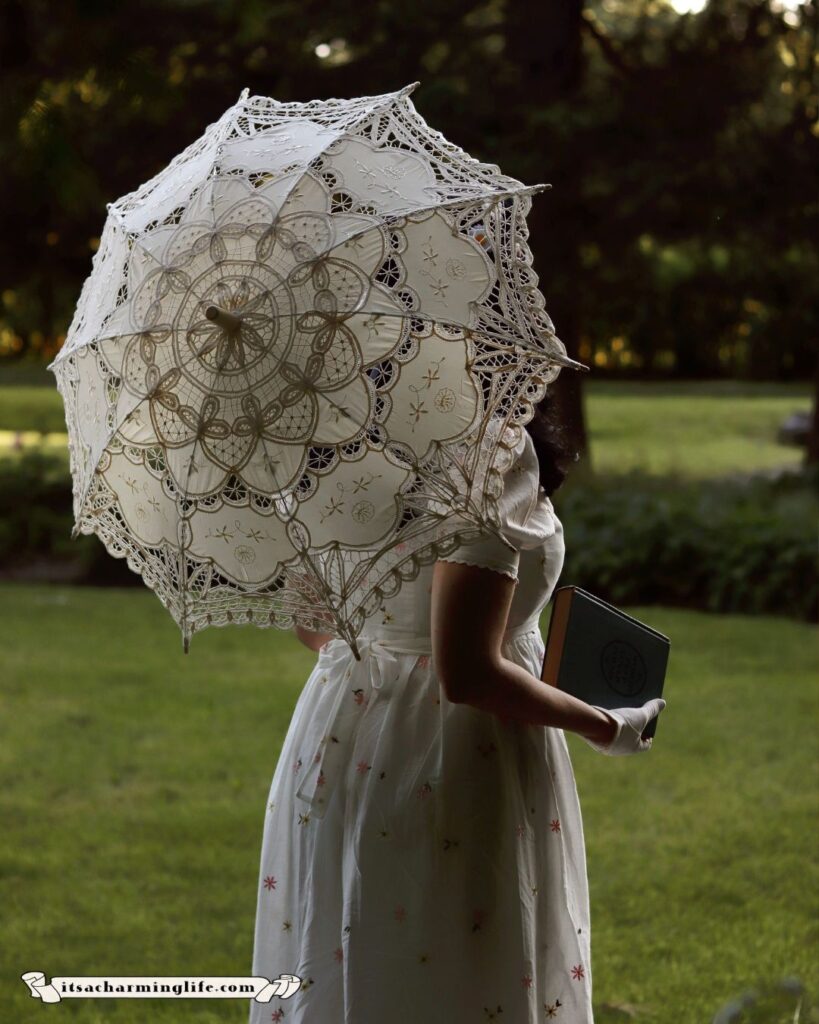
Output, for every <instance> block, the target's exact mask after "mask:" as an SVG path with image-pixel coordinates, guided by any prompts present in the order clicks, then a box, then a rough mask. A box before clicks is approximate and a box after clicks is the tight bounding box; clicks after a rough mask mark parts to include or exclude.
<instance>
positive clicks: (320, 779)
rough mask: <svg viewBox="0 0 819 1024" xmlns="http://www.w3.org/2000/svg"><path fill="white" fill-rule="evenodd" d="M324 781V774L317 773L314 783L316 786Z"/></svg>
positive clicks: (321, 784)
mask: <svg viewBox="0 0 819 1024" xmlns="http://www.w3.org/2000/svg"><path fill="white" fill-rule="evenodd" d="M326 781H327V779H326V778H325V776H324V772H319V773H318V778H317V779H316V785H317V786H323V785H324V783H325V782H326Z"/></svg>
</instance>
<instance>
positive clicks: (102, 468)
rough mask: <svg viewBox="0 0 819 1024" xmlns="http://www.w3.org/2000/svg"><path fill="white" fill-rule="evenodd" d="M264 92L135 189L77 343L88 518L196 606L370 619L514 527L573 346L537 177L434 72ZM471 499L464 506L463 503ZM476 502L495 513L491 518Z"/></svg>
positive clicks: (80, 311)
mask: <svg viewBox="0 0 819 1024" xmlns="http://www.w3.org/2000/svg"><path fill="white" fill-rule="evenodd" d="M417 84H418V83H414V84H413V85H409V86H407V87H406V88H404V89H401V90H399V91H398V92H394V93H389V94H385V95H381V96H369V97H361V98H358V99H353V100H338V99H331V100H326V101H313V102H310V103H278V102H277V101H276V100H273V99H270V98H269V97H263V96H248V94H247V93H248V90H245V91H244V93H243V94H242V96H241V97H240V99H239V101H238V103H236V104H235V106H232V107H231V108H230V109H229V110H227V111H226V112H225V114H224V115H223V116H222V117H221V118H220V119H219V121H217V122H216V123H215V124H212V125H210V126H209V127H208V128H207V130H206V131H205V133H204V135H203V136H202V137H201V138H200V139H198V140H197V141H196V142H195V143H193V144H192V145H191V146H189V147H188V148H187V149H186V150H185V151H184V152H182V153H181V154H180V155H179V156H177V157H176V158H175V159H174V160H173V161H172V163H170V164H169V165H168V167H166V168H165V169H164V170H163V171H162V172H161V173H160V174H158V175H157V176H156V177H155V178H153V179H151V180H150V181H149V182H147V183H146V184H145V185H143V186H142V187H141V188H139V189H138V190H137V191H136V192H132V193H130V194H129V195H126V196H124V197H123V198H121V199H119V200H117V201H116V202H115V203H111V204H109V205H108V218H107V220H106V223H105V226H104V229H103V232H102V237H101V242H100V248H99V251H98V252H97V254H96V255H95V257H94V262H93V269H92V272H91V275H90V276H89V278H88V279H87V281H86V282H85V285H84V287H83V290H82V294H81V296H80V301H79V304H78V307H77V310H76V313H75V315H74V319H73V321H72V323H71V327H70V329H69V332H68V336H67V338H66V341H65V344H64V345H63V347H62V349H61V351H60V352H59V354H58V355H57V357H56V358H55V360H54V362H53V363H51V364H50V366H49V369H51V370H52V371H53V372H54V374H55V377H56V382H57V386H58V388H59V390H60V393H61V395H62V397H63V401H64V403H65V413H66V423H67V428H68V436H69V451H70V459H71V472H72V478H73V500H74V516H75V526H74V530H73V532H72V537H76V536H77V534H78V533H96V534H97V535H98V536H99V537H100V539H101V540H102V542H103V543H104V545H105V547H106V549H107V550H108V551H109V552H110V553H111V554H112V555H114V556H116V557H120V558H121V557H126V558H127V560H128V565H129V566H130V568H131V569H132V570H134V571H135V572H137V573H140V574H141V575H142V577H143V579H144V581H145V583H146V584H147V585H148V586H149V587H151V588H152V589H153V590H154V591H155V592H156V594H157V596H158V597H159V598H160V600H161V601H162V603H163V604H164V605H165V607H166V608H167V609H168V611H169V612H170V613H171V615H172V616H173V618H174V619H175V621H176V622H177V623H178V624H179V626H180V628H181V631H182V636H183V641H184V649H185V651H187V650H188V645H189V640H190V637H191V636H192V634H193V633H194V632H195V631H197V630H200V629H203V628H205V627H207V626H209V625H213V626H222V625H225V624H227V623H230V622H232V623H252V624H255V625H258V626H277V627H280V628H285V629H286V628H291V627H293V626H294V624H297V623H298V624H301V625H303V626H305V627H306V628H308V629H314V630H322V631H325V632H330V633H333V634H334V635H338V636H341V637H343V638H345V639H346V640H347V642H348V643H350V645H351V646H352V648H353V651H354V653H355V655H356V657H358V649H357V647H356V644H355V638H356V636H357V635H358V633H359V631H360V628H361V624H362V622H363V620H364V618H365V617H367V616H369V615H371V614H372V613H374V612H375V611H376V610H377V608H378V606H379V604H380V603H381V601H382V600H383V598H384V597H385V596H389V595H391V594H394V593H395V592H396V591H397V590H398V588H399V587H400V586H401V584H402V582H403V581H404V580H406V579H411V578H413V577H415V576H416V575H417V573H418V570H419V568H420V566H422V565H423V564H427V563H429V562H431V561H433V560H434V559H435V558H437V557H438V556H439V555H440V554H446V553H448V552H449V551H451V550H452V549H453V548H454V547H456V546H457V545H458V544H459V543H460V541H461V540H462V539H467V540H468V539H471V538H472V537H474V536H475V534H476V532H477V531H481V530H486V529H487V528H488V529H490V530H492V531H493V532H495V533H497V534H498V535H500V529H499V522H498V515H497V498H498V496H499V494H500V490H501V488H502V486H503V484H502V474H503V472H504V470H505V469H506V468H507V467H508V465H509V460H510V458H511V452H512V450H513V449H514V446H515V444H516V441H517V440H518V438H519V431H520V430H521V429H522V425H523V424H525V423H526V422H528V421H529V420H530V419H531V417H532V415H533V408H532V406H533V403H536V402H538V401H539V400H540V399H541V398H542V397H543V395H544V394H545V392H546V388H547V386H548V384H549V383H551V382H552V381H553V380H554V379H555V377H556V376H557V374H558V373H559V372H560V368H561V367H562V366H570V367H573V368H576V369H580V368H582V369H587V367H585V366H584V365H583V364H581V363H577V362H575V361H574V360H571V359H569V358H568V357H567V356H566V350H565V346H564V345H563V344H562V342H560V340H559V339H558V338H557V337H556V336H555V333H554V329H553V325H552V322H551V320H550V318H549V316H548V314H547V313H546V312H545V309H544V299H543V296H542V295H541V293H540V292H539V291H538V288H537V280H538V279H537V276H536V275H535V273H534V271H533V270H532V256H531V253H530V251H529V248H528V246H527V244H526V243H527V235H528V233H527V229H526V214H527V213H528V211H529V208H530V205H531V199H530V196H531V195H532V193H534V192H538V191H540V190H542V189H545V188H548V187H549V186H548V185H534V186H528V187H527V186H524V185H522V184H521V183H520V182H519V181H516V180H515V179H514V178H510V177H507V176H505V175H503V174H501V173H500V170H499V168H498V167H496V166H494V165H490V164H484V163H480V162H478V161H477V160H474V159H473V158H472V157H470V156H469V155H468V154H467V153H465V152H463V151H462V150H460V149H458V148H457V147H456V146H454V145H453V144H452V143H450V142H448V141H447V140H446V139H445V138H444V137H443V136H442V135H441V134H440V133H438V132H436V131H434V130H433V129H431V128H430V127H429V126H428V125H427V124H426V123H425V121H424V120H423V119H422V118H421V117H420V115H419V114H418V112H417V111H416V110H415V107H414V106H413V104H412V102H411V100H410V99H409V94H410V93H411V92H412V90H413V89H414V88H415V86H416V85H417ZM453 513H457V515H453ZM464 521H467V522H469V523H472V524H473V527H472V530H471V531H470V530H469V529H465V528H464V525H463V524H464Z"/></svg>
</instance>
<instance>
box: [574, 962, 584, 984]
mask: <svg viewBox="0 0 819 1024" xmlns="http://www.w3.org/2000/svg"><path fill="white" fill-rule="evenodd" d="M585 976H586V974H585V971H584V970H583V964H575V966H574V967H573V968H572V978H574V980H575V981H580V980H581V978H585Z"/></svg>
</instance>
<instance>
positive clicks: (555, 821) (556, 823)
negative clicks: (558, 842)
mask: <svg viewBox="0 0 819 1024" xmlns="http://www.w3.org/2000/svg"><path fill="white" fill-rule="evenodd" d="M549 827H550V828H551V830H552V832H559V831H560V821H559V820H558V819H557V818H553V819H552V821H551V823H550V826H549Z"/></svg>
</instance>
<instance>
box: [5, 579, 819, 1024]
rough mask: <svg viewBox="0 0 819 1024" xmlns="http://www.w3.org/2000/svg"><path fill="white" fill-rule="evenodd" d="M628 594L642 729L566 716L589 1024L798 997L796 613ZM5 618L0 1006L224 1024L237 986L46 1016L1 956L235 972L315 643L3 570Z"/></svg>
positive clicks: (808, 843) (126, 594)
mask: <svg viewBox="0 0 819 1024" xmlns="http://www.w3.org/2000/svg"><path fill="white" fill-rule="evenodd" d="M629 610H630V611H631V612H632V613H633V614H636V615H637V616H639V617H641V618H644V619H645V621H647V622H649V623H650V624H652V625H654V626H656V628H658V629H660V630H661V631H663V632H664V633H666V634H668V635H670V636H671V637H672V641H673V648H672V654H671V661H670V665H669V675H668V681H667V689H666V697H667V700H668V707H667V708H666V710H665V711H664V712H663V716H662V718H661V720H660V724H659V727H658V730H657V738H656V740H655V748H654V749H653V750H652V751H651V753H650V754H648V755H643V756H638V757H633V758H606V757H603V756H601V755H600V754H597V753H596V752H594V751H593V750H592V749H591V748H589V747H588V746H586V744H584V743H583V741H582V740H581V739H580V738H579V737H576V736H574V735H571V734H568V739H569V744H570V747H571V751H572V756H573V761H574V765H575V771H576V776H577V782H578V789H579V792H580V799H581V805H582V808H583V819H584V825H585V833H586V845H587V855H588V870H589V879H590V890H591V901H592V954H593V959H592V965H593V983H594V1002H595V1005H596V1007H597V1009H598V1013H597V1016H598V1019H599V1022H600V1024H606V1022H607V1021H610V1020H629V1019H633V1020H635V1021H637V1022H638V1024H643V1022H644V1024H708V1022H710V1021H711V1019H712V1016H713V1014H714V1012H715V1010H716V1009H717V1008H718V1007H720V1006H721V1005H722V1004H723V1003H724V1002H726V1001H727V1000H728V999H729V998H731V997H732V996H735V995H737V994H738V993H739V992H740V991H742V990H744V989H746V988H747V987H749V986H750V985H752V984H753V983H754V982H756V981H757V980H765V979H768V978H770V979H774V978H779V977H781V976H785V975H796V976H797V977H799V978H800V979H801V980H802V981H803V983H805V984H806V985H807V986H808V987H809V989H810V990H811V991H812V992H814V993H816V992H817V991H819V987H818V986H819V958H817V956H816V952H817V921H819V917H818V916H817V906H816V903H817V893H819V886H817V879H816V859H815V855H816V823H817V806H816V804H817V799H816V794H817V786H816V782H817V778H816V774H817V757H816V755H817V742H816V735H817V734H816V725H817V694H816V686H815V667H816V647H815V643H816V637H815V632H814V630H813V629H812V627H810V626H809V625H805V624H801V623H796V622H791V621H788V620H785V619H775V618H743V617H731V616H724V617H717V616H710V615H704V614H700V613H697V612H690V611H677V610H673V611H672V610H668V609H660V608H634V609H629ZM0 615H2V622H3V666H4V668H3V683H2V689H1V690H0V697H1V699H2V705H3V706H2V715H0V730H1V731H2V737H1V738H2V742H0V773H1V775H0V782H1V783H2V784H1V785H0V806H2V821H3V823H4V833H3V838H2V842H0V869H1V870H0V898H2V905H3V908H4V912H3V915H2V918H0V948H2V949H3V951H4V954H5V955H4V957H3V973H2V979H0V988H2V991H0V1002H2V1004H3V1005H4V1006H5V1007H7V1009H6V1012H5V1013H4V1019H8V1020H13V1021H15V1024H28V1022H34V1021H37V1022H39V1021H41V1019H42V1015H43V1013H46V1012H50V1013H59V1015H60V1017H61V1019H62V1020H66V1021H68V1020H70V1021H77V1022H82V1024H98V1022H103V1021H105V1022H108V1021H115V1022H117V1024H142V1022H143V1021H144V1020H145V1019H146V1012H148V1013H149V1016H150V1019H151V1020H152V1021H154V1020H156V1021H161V1022H180V1024H182V1022H190V1021H196V1022H197V1024H210V1022H216V1021H220V1022H221V1021H231V1022H237V1024H238V1022H242V1024H243V1022H245V1021H246V1019H247V1003H246V1001H245V1000H235V1001H234V1000H224V1001H221V1000H213V1001H211V1000H208V1001H198V1002H191V1001H175V1000H172V999H169V1000H152V1001H151V1003H150V1005H148V1004H145V1003H141V1002H135V1001H132V1000H65V1001H63V1003H62V1004H61V1006H60V1008H59V1010H56V1009H52V1010H51V1011H45V1010H44V1009H43V1007H42V1006H41V1005H39V1003H35V1001H34V1000H32V999H31V998H30V997H29V996H28V994H27V989H26V988H25V986H24V985H23V983H22V982H21V981H20V978H19V975H20V974H21V973H23V972H24V971H28V970H42V971H44V972H45V973H46V974H47V976H49V977H50V976H52V975H72V974H77V975H84V974H90V975H99V974H111V975H152V974H159V975H176V974H197V975H200V974H201V975H244V974H245V973H248V974H249V973H250V967H251V953H252V935H253V926H254V915H255V905H256V889H257V871H258V862H259V853H260V844H261V833H262V822H263V817H264V812H265V806H266V802H267V796H268V789H269V785H270V780H271V778H272V774H273V771H274V769H275V767H276V762H277V758H278V753H279V750H280V746H281V742H282V739H283V737H284V735H285V732H286V730H287V727H288V724H289V721H290V716H291V714H292V711H293V708H294V705H295V702H296V699H297V697H298V694H299V692H300V689H301V687H302V685H303V683H304V681H305V680H306V678H307V676H308V674H309V672H310V670H311V667H312V665H313V663H314V658H315V655H313V654H312V653H311V652H309V651H307V650H306V649H305V648H303V647H302V646H301V645H300V644H299V643H298V642H297V641H296V640H295V638H294V637H293V636H292V635H291V634H290V633H284V632H281V631H276V630H260V629H255V628H253V627H247V626H244V627H236V626H233V627H228V628H226V629H213V630H209V631H205V632H204V633H202V634H197V635H196V636H194V638H193V641H192V643H191V648H190V654H189V655H187V656H185V655H183V654H182V650H181V641H180V638H179V634H178V631H177V628H176V626H175V625H174V623H173V622H172V621H171V619H170V617H169V616H168V614H167V612H166V611H165V610H164V608H163V607H162V606H161V604H160V603H159V601H158V600H157V598H156V597H155V595H154V594H153V593H151V592H150V591H148V590H133V591H131V590H124V589H121V590H98V589H92V588H76V589H73V588H70V587H62V586H37V585H21V584H18V585H4V586H0ZM547 620H548V612H546V613H544V621H543V623H542V627H543V629H544V630H545V629H546V627H547ZM282 969H283V970H286V969H287V965H284V964H283V965H282ZM617 1008H619V1010H618V1009H617ZM629 1013H630V1014H632V1016H627V1014H629Z"/></svg>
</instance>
